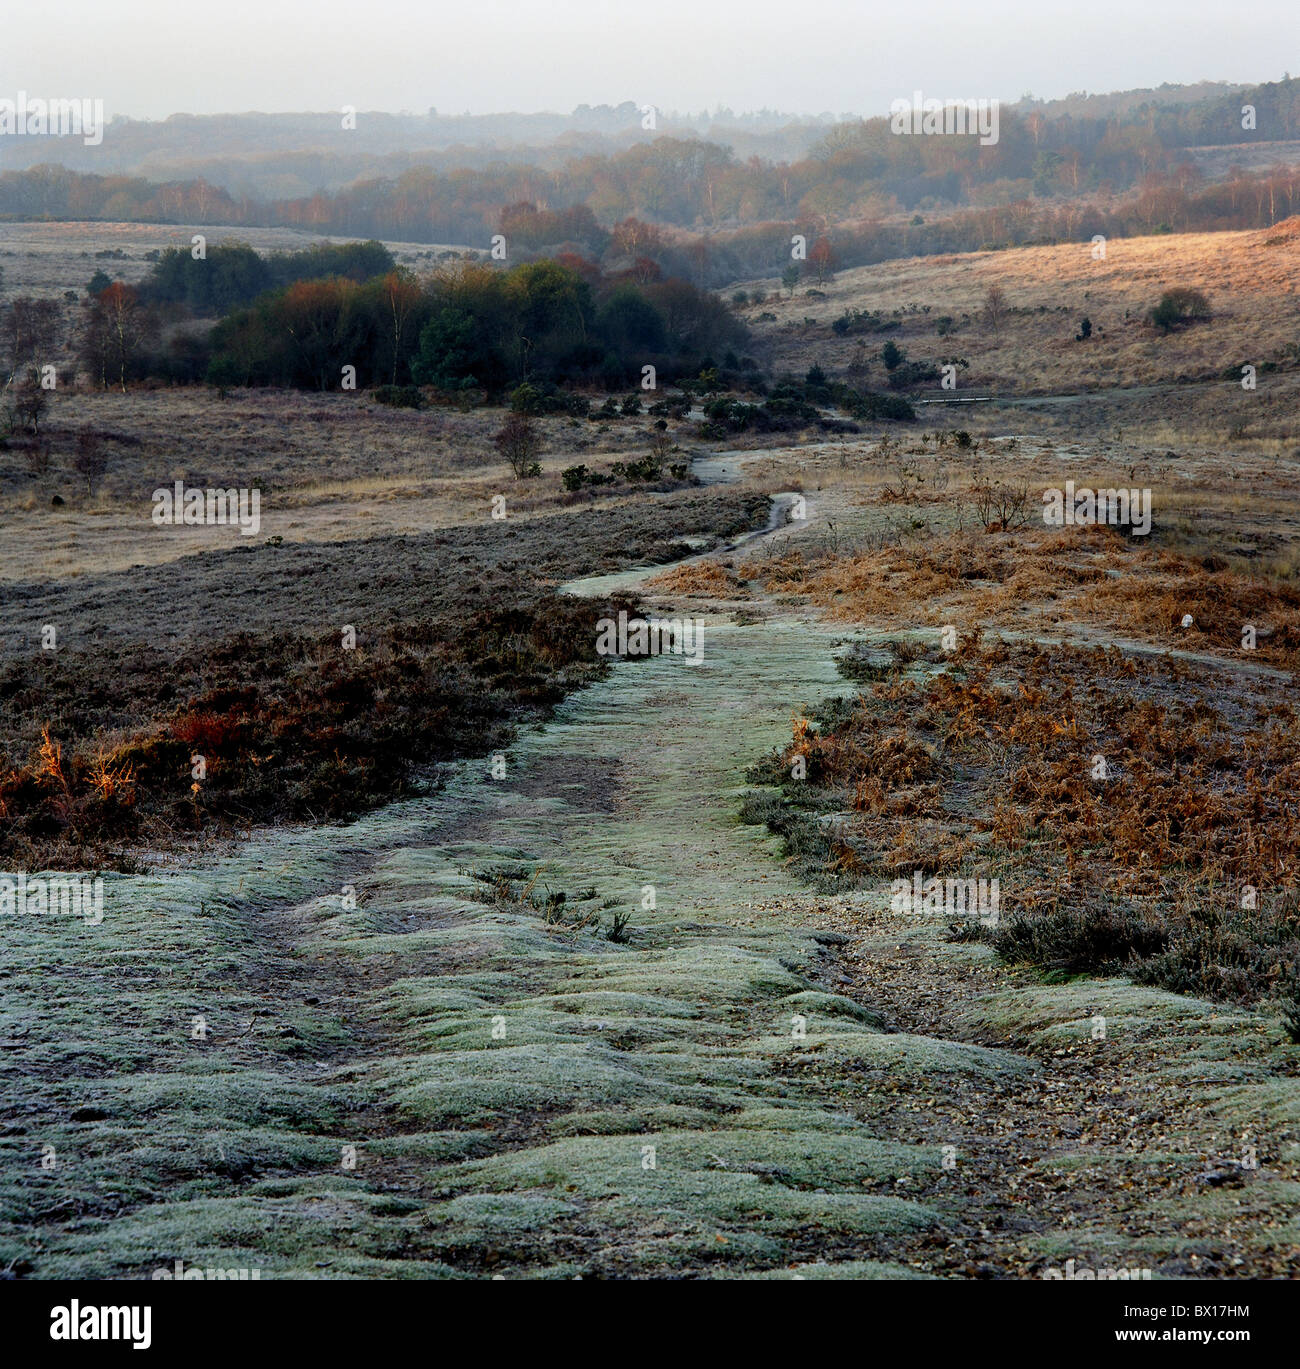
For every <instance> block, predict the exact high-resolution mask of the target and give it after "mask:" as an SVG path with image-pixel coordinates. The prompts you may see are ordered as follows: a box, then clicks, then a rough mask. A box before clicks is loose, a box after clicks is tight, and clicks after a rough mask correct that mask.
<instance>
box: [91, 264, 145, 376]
mask: <svg viewBox="0 0 1300 1369" xmlns="http://www.w3.org/2000/svg"><path fill="white" fill-rule="evenodd" d="M157 332H158V322H157V319H156V318H155V317H154V315H153V314H152V313H151V312H150V310H148V309H147V308H146V307H145V306H144V305H143V304H142V303H141V301H140V292H139V291H138V290H136V288H135V287H134V286H131V285H123V284H122V282H121V281H114V282H113V284H112V285H110V286H109V287H108V288H107V289H106V290H103V291H101V292H100V293H99V294H98V295H96V296H95V297H94V299H92V300H91V301H90V302H89V305H88V307H87V322H86V329H85V333H84V334H83V337H82V345H81V358H82V362H83V364H85V366H86V367H87V369H88V370H89V371H90V373H91V375H92V376H93V377H94V379H95V381H96V383H97V384H98V385H100V387H101V388H103V389H105V390H106V389H108V387H109V385H110V384H116V385H118V386H120V387H121V389H122V392H123V393H124V394H125V393H126V382H127V377H128V375H129V374H130V372H131V371H132V369H133V368H134V366H135V364H136V363H137V361H138V360H139V358H140V355H141V353H142V351H143V350H144V347H145V345H146V344H147V343H148V342H150V341H151V340H152V339H153V338H154V337H155V336H156V335H157Z"/></svg>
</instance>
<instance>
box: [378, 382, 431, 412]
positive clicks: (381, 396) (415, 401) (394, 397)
mask: <svg viewBox="0 0 1300 1369" xmlns="http://www.w3.org/2000/svg"><path fill="white" fill-rule="evenodd" d="M374 394H375V402H376V403H378V404H387V405H388V406H389V407H390V408H393V409H419V408H421V407H423V405H424V395H423V394H422V393H421V392H420V389H419V387H418V386H416V385H377V386H376V387H375V392H374Z"/></svg>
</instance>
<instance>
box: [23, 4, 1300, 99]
mask: <svg viewBox="0 0 1300 1369" xmlns="http://www.w3.org/2000/svg"><path fill="white" fill-rule="evenodd" d="M5 11H6V12H5V13H4V14H3V16H2V17H0V98H11V99H12V98H15V97H16V94H17V92H18V91H19V90H25V91H26V92H27V93H28V95H29V96H39V97H43V98H74V97H79V98H90V99H94V98H100V99H102V100H103V101H104V107H105V110H106V112H107V114H108V115H109V116H112V115H116V114H126V115H130V116H132V117H136V118H152V119H159V118H165V117H166V116H167V115H168V114H172V113H177V112H185V113H191V114H211V113H221V112H233V111H240V112H242V111H248V110H263V111H267V112H271V113H278V112H283V111H291V110H336V109H341V108H342V107H343V106H345V105H351V106H354V107H355V108H357V109H359V110H388V111H392V112H397V111H401V110H409V111H412V112H418V113H423V112H424V111H425V110H427V109H428V108H429V107H430V106H436V107H437V109H438V110H439V111H440V112H441V113H448V114H460V113H464V112H466V111H468V112H471V113H474V114H489V113H497V112H502V111H522V112H531V111H536V110H554V111H557V112H561V113H567V112H569V111H570V110H572V109H573V107H574V106H575V105H578V104H593V105H594V104H619V103H621V102H622V101H624V100H632V101H634V102H636V103H637V104H640V105H644V104H653V105H655V106H656V107H657V108H659V109H664V110H678V111H682V112H686V111H693V112H694V111H701V110H704V109H713V108H716V107H717V106H719V105H724V106H728V107H730V108H731V109H733V110H735V111H737V112H740V111H744V110H754V109H760V108H771V109H780V110H783V111H790V112H795V113H802V114H819V113H832V114H845V113H853V114H867V115H870V114H883V113H885V112H886V111H887V109H888V107H889V103H890V101H891V100H893V99H895V98H897V97H899V96H906V97H909V98H910V96H911V94H912V92H913V91H914V90H916V89H920V90H922V92H923V93H924V94H925V95H926V96H927V97H931V96H933V97H935V98H939V99H970V98H981V97H982V98H986V99H999V100H1015V99H1018V98H1019V97H1020V96H1022V95H1024V94H1025V93H1026V92H1032V93H1033V94H1035V95H1037V96H1040V97H1044V98H1051V97H1054V96H1059V95H1065V94H1068V93H1070V92H1071V91H1079V90H1089V91H1108V90H1124V89H1131V88H1133V87H1144V86H1155V85H1160V84H1161V83H1163V82H1175V83H1186V82H1192V81H1199V80H1228V81H1235V82H1239V83H1248V82H1255V81H1266V80H1276V79H1279V78H1280V77H1281V76H1282V75H1283V74H1284V72H1287V71H1291V72H1296V73H1300V5H1298V4H1297V3H1296V0H1250V3H1249V4H1248V5H1241V6H1234V5H1231V4H1228V3H1226V0H1177V3H1175V2H1174V0H1074V3H1066V2H1065V0H1039V3H1030V2H1029V0H980V2H979V3H957V0H930V3H925V2H924V0H907V2H906V3H904V0H894V2H893V3H880V0H797V2H796V0H779V2H778V0H707V3H701V0H539V2H538V3H531V4H525V3H520V2H519V0H472V2H470V0H456V3H447V0H364V3H362V2H361V0H312V3H310V4H306V3H301V0H221V3H219V4H195V3H190V2H189V0H113V3H111V4H110V3H107V0H59V3H58V4H57V5H56V6H50V5H40V4H20V3H19V0H6V2H5Z"/></svg>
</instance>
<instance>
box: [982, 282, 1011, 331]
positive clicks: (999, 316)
mask: <svg viewBox="0 0 1300 1369" xmlns="http://www.w3.org/2000/svg"><path fill="white" fill-rule="evenodd" d="M1010 312H1011V311H1010V307H1009V306H1008V304H1007V297H1006V293H1005V292H1004V291H1003V289H1002V287H1001V286H1000V285H990V286H989V288H988V293H987V294H986V295H985V296H984V321H985V322H986V323H987V324H988V325H989V327H990V328H992V329H993V336H994V337H998V338H1000V337H1001V336H1002V325H1003V324H1004V323H1005V322H1006V321H1007V315H1008V313H1010Z"/></svg>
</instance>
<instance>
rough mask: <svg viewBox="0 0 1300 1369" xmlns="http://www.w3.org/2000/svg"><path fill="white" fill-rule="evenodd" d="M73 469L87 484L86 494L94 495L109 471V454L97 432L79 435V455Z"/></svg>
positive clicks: (75, 458) (75, 459)
mask: <svg viewBox="0 0 1300 1369" xmlns="http://www.w3.org/2000/svg"><path fill="white" fill-rule="evenodd" d="M72 464H73V468H74V469H75V470H76V472H77V474H78V475H79V476H80V477H81V478H82V479H83V480H84V481H85V482H86V493H87V494H88V495H89V494H94V492H95V485H96V483H97V482H98V481H99V480H100V479H101V478H102V476H103V475H104V472H105V471H107V470H108V454H107V453H106V452H105V451H104V444H103V442H102V441H101V440H100V436H99V434H98V433H96V432H83V433H78V434H77V454H76V456H75V457H74V458H73V462H72Z"/></svg>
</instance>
